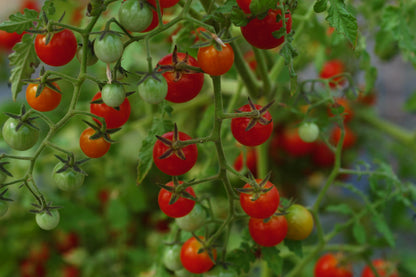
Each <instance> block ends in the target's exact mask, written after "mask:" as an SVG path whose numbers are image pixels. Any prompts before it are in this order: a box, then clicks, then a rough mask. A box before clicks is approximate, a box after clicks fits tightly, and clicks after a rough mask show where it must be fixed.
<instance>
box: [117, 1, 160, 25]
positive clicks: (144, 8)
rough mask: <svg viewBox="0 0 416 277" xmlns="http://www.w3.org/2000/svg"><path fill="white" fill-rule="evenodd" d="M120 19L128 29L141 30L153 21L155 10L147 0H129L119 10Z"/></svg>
mask: <svg viewBox="0 0 416 277" xmlns="http://www.w3.org/2000/svg"><path fill="white" fill-rule="evenodd" d="M118 20H119V21H120V23H121V25H123V27H124V28H126V29H127V30H129V31H132V32H141V31H144V30H146V29H147V27H149V25H150V23H152V20H153V12H152V9H151V8H150V6H149V4H148V3H146V1H138V0H127V1H126V2H124V3H122V4H121V6H120V9H119V10H118Z"/></svg>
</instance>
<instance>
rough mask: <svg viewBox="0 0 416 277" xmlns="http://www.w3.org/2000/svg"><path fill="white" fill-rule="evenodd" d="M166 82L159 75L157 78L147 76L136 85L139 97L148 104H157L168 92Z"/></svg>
mask: <svg viewBox="0 0 416 277" xmlns="http://www.w3.org/2000/svg"><path fill="white" fill-rule="evenodd" d="M168 89H169V87H168V83H167V81H166V79H165V78H164V77H162V76H159V80H156V79H154V78H147V79H146V80H144V82H143V83H141V84H140V85H139V87H138V91H139V94H140V97H141V98H142V99H143V100H144V101H145V102H147V103H149V104H159V103H160V102H162V101H163V100H164V99H165V98H166V96H167V94H168Z"/></svg>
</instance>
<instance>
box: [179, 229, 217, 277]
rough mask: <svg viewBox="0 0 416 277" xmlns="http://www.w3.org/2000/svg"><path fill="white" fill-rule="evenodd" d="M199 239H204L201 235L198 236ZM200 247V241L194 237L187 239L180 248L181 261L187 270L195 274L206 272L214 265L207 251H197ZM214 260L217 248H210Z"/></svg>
mask: <svg viewBox="0 0 416 277" xmlns="http://www.w3.org/2000/svg"><path fill="white" fill-rule="evenodd" d="M199 238H200V239H201V240H204V237H203V236H199ZM201 247H202V245H201V243H200V242H199V241H198V240H197V239H196V238H195V237H191V238H190V239H188V240H187V241H186V242H185V243H184V244H183V245H182V248H181V262H182V265H183V267H185V268H186V269H187V270H188V271H189V272H191V273H195V274H201V273H204V272H207V271H208V270H210V269H211V268H212V267H213V266H214V262H213V261H211V259H210V257H209V255H208V253H207V252H206V251H203V252H202V253H198V250H199V249H200V248H201ZM212 255H213V256H214V260H216V258H217V250H216V249H213V250H212Z"/></svg>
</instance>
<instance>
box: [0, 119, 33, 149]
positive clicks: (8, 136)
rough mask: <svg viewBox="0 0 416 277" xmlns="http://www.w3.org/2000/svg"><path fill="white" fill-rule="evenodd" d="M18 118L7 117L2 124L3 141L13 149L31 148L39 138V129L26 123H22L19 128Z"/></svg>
mask: <svg viewBox="0 0 416 277" xmlns="http://www.w3.org/2000/svg"><path fill="white" fill-rule="evenodd" d="M19 122H20V121H19V120H18V119H14V118H9V119H7V121H6V122H5V123H4V125H3V129H2V135H3V139H4V141H5V142H6V143H7V144H8V145H9V146H10V147H11V148H13V149H15V150H20V151H23V150H27V149H29V148H32V147H33V146H34V145H35V144H36V142H37V141H38V138H39V131H38V130H37V129H35V128H33V127H32V126H29V125H28V124H23V125H22V126H21V127H20V128H19V129H17V126H18V125H19Z"/></svg>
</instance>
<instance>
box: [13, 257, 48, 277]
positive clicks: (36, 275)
mask: <svg viewBox="0 0 416 277" xmlns="http://www.w3.org/2000/svg"><path fill="white" fill-rule="evenodd" d="M19 273H20V275H19V276H20V277H45V276H46V268H45V264H44V263H37V262H33V261H31V260H29V259H25V260H23V261H21V262H20V264H19Z"/></svg>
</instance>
